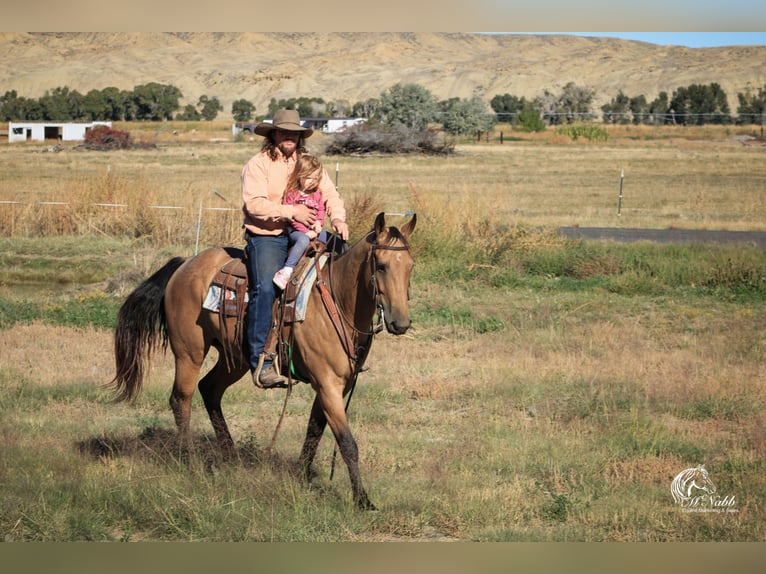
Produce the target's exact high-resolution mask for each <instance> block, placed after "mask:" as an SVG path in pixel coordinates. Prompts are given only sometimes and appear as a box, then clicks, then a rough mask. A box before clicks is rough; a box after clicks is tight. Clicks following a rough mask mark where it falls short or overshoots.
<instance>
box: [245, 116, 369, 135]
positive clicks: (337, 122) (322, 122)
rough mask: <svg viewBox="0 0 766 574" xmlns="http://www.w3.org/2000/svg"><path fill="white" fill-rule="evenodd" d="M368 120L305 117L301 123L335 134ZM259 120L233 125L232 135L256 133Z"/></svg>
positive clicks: (304, 125) (306, 126)
mask: <svg viewBox="0 0 766 574" xmlns="http://www.w3.org/2000/svg"><path fill="white" fill-rule="evenodd" d="M263 121H264V122H266V123H270V122H271V120H270V119H268V120H263ZM365 121H367V120H366V119H365V118H305V119H303V120H301V125H302V126H303V127H304V128H311V129H312V130H314V131H317V132H322V133H325V134H334V133H335V132H339V131H342V130H344V129H346V128H347V127H350V126H355V125H357V124H361V123H364V122H365ZM257 125H258V123H257V122H237V123H235V124H233V125H232V126H231V133H232V135H237V134H238V133H241V132H248V133H251V134H252V133H254V131H253V130H254V129H255V126H257Z"/></svg>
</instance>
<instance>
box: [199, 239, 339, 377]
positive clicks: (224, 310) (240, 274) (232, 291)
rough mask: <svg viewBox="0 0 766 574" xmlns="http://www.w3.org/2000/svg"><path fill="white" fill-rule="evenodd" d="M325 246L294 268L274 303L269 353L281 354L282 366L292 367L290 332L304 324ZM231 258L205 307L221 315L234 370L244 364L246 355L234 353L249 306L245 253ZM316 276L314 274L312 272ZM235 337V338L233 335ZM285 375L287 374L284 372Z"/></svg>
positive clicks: (312, 248)
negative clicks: (289, 355) (297, 324)
mask: <svg viewBox="0 0 766 574" xmlns="http://www.w3.org/2000/svg"><path fill="white" fill-rule="evenodd" d="M324 249H325V248H324V244H322V243H319V242H312V244H310V245H309V247H308V249H307V251H306V253H305V254H304V256H303V257H302V258H301V260H300V261H299V263H298V265H297V266H296V267H295V271H294V272H293V275H292V277H291V279H290V281H288V282H287V285H286V287H285V289H284V291H283V292H282V294H281V295H280V296H279V297H277V299H276V300H275V301H274V307H273V309H272V321H271V332H270V333H269V337H268V340H267V342H266V349H265V352H266V353H267V354H272V355H274V354H276V353H277V352H278V353H279V355H280V357H279V358H280V361H279V364H280V365H281V366H282V367H283V368H284V369H288V368H289V364H290V363H289V358H288V357H287V351H286V349H288V348H289V345H288V344H286V341H287V340H288V339H289V331H290V328H291V326H292V324H293V323H295V322H296V321H302V320H303V317H304V313H305V304H306V302H307V299H308V295H309V293H310V291H311V290H312V285H313V284H314V283H315V282H316V280H317V279H318V274H319V270H320V268H321V264H323V262H322V263H321V264H320V263H319V262H318V258H319V257H320V256H322V257H325V256H324V255H322V254H323V252H324ZM231 256H232V259H230V260H229V261H227V262H226V263H225V264H224V265H223V266H222V267H221V268H220V269H219V270H218V271H217V272H216V273H215V275H214V276H213V278H212V280H211V282H210V287H209V290H208V296H207V298H206V299H205V302H204V303H203V307H204V308H206V309H208V310H210V311H213V312H217V313H218V322H219V328H220V330H221V338H222V339H223V341H222V344H223V355H224V358H225V360H226V368H227V369H228V370H229V371H231V370H232V369H233V368H235V367H237V368H238V367H241V366H242V364H243V361H244V354H243V353H235V352H234V346H235V345H236V346H237V347H238V348H239V349H242V348H243V346H242V342H243V339H242V334H243V330H244V325H245V323H246V316H247V303H248V296H247V292H248V283H249V282H248V277H247V266H246V262H245V259H246V254H245V252H244V251H241V250H236V251H234V252H232V253H231ZM314 270H315V271H316V274H315V275H314V274H312V273H311V272H312V271H314ZM231 318H234V319H235V321H234V333H233V334H232V333H231V331H230V321H229V319H231ZM230 335H233V336H230ZM283 374H286V373H283Z"/></svg>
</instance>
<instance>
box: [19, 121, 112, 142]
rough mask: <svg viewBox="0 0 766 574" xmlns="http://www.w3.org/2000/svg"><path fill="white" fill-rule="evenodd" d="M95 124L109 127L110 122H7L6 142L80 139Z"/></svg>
mask: <svg viewBox="0 0 766 574" xmlns="http://www.w3.org/2000/svg"><path fill="white" fill-rule="evenodd" d="M95 126H106V127H109V128H111V127H112V122H89V123H73V122H8V143H13V142H26V141H46V140H56V141H82V140H84V139H85V133H86V132H87V131H88V130H89V129H91V128H93V127H95Z"/></svg>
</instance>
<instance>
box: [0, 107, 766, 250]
mask: <svg viewBox="0 0 766 574" xmlns="http://www.w3.org/2000/svg"><path fill="white" fill-rule="evenodd" d="M192 125H193V126H194V127H191V125H186V124H184V123H182V122H172V123H170V124H168V125H164V124H149V125H139V126H134V125H131V124H127V128H126V127H125V126H117V127H118V129H133V130H134V131H135V135H134V137H135V138H136V139H138V140H144V139H151V140H153V141H156V142H157V143H158V149H155V150H128V151H118V152H110V153H104V152H96V151H77V150H76V149H74V146H66V147H65V148H64V151H61V152H58V153H56V152H47V151H46V150H47V147H46V146H43V145H40V144H31V143H30V144H14V145H8V146H4V147H3V148H2V149H0V154H2V159H3V170H2V171H3V178H2V180H0V200H2V201H5V202H8V201H17V202H21V203H20V204H17V205H8V204H3V205H2V206H0V223H2V226H0V229H2V233H3V234H5V235H28V236H34V235H41V234H42V235H50V234H56V233H62V232H66V233H79V234H87V233H93V232H96V233H98V232H100V231H103V232H106V233H114V232H117V233H119V232H123V233H125V234H127V235H134V236H146V237H150V238H152V239H153V240H154V241H155V242H160V243H161V242H166V241H167V240H168V239H169V238H171V237H175V238H176V239H177V240H178V241H182V242H187V243H188V242H190V241H194V240H196V229H197V223H198V220H199V211H200V208H202V210H203V219H202V242H203V244H207V245H213V244H218V243H220V242H222V241H223V240H229V241H235V240H238V239H239V237H240V235H241V233H240V232H241V230H240V228H239V223H240V215H239V213H238V209H239V173H240V170H241V168H242V165H243V164H244V163H245V161H247V159H248V158H249V157H250V155H252V154H253V153H255V152H256V151H257V148H258V146H259V145H260V138H254V140H253V141H252V142H239V143H235V142H232V141H231V139H232V138H231V135H230V132H228V131H227V126H228V124H223V123H209V124H208V123H205V122H202V123H197V124H192ZM741 131H747V129H743V130H741ZM610 132H611V133H612V137H611V138H610V140H609V141H608V142H606V143H587V142H585V143H583V142H577V143H573V142H570V141H568V140H567V139H566V138H563V139H562V137H561V136H556V135H555V134H554V133H553V131H552V130H548V131H546V132H545V133H543V134H525V133H522V132H514V133H515V134H517V135H518V136H519V137H521V138H523V141H507V142H506V143H504V144H502V145H500V144H499V143H498V141H497V140H494V141H493V142H492V143H489V144H486V143H483V144H470V145H467V144H461V145H458V147H457V153H456V154H455V155H454V156H451V157H448V158H444V159H438V160H434V159H432V158H426V157H414V158H413V157H387V158H335V157H325V163H326V167H327V168H328V171H330V173H331V174H332V175H333V176H334V175H335V167H336V164H338V167H339V168H340V171H339V184H340V185H339V187H340V189H341V192H342V193H343V194H344V195H345V196H346V198H347V199H348V200H349V201H351V200H353V198H354V197H355V196H359V195H361V196H366V195H371V196H372V197H374V199H375V200H376V202H377V204H379V205H380V206H381V208H383V209H385V210H386V211H389V212H393V213H401V212H406V211H408V210H410V209H411V210H414V211H419V212H421V213H423V209H422V203H423V198H424V197H432V198H433V199H432V200H431V201H430V202H429V203H430V204H431V205H433V206H434V208H435V209H438V208H439V206H440V205H443V206H444V209H443V211H450V210H451V211H453V212H454V213H455V217H456V218H461V217H463V215H464V214H466V213H469V214H470V213H472V212H478V211H479V209H480V208H481V209H484V208H485V207H486V206H490V210H491V211H490V212H491V213H492V214H493V216H495V217H496V218H497V219H501V220H506V221H507V222H509V223H510V224H518V223H522V224H524V225H528V226H545V227H555V226H560V225H580V226H625V227H653V228H668V227H676V228H707V229H713V228H717V229H730V230H752V229H758V230H761V229H763V228H764V227H763V222H764V221H766V202H764V201H763V198H762V190H763V189H764V185H765V184H766V168H764V162H763V161H761V159H762V156H763V152H764V147H763V146H760V145H751V146H746V145H743V144H742V143H741V142H740V141H738V140H735V139H733V138H734V136H735V135H737V134H738V133H740V132H739V131H738V130H737V129H735V128H731V127H728V128H721V127H718V128H714V127H707V128H685V129H681V128H672V127H671V128H647V127H640V126H639V127H633V126H629V127H623V126H616V127H611V128H610ZM174 134H175V135H174ZM255 140H257V141H255ZM326 141H327V140H326V139H323V136H322V135H321V134H317V136H316V138H315V139H313V140H311V144H312V145H313V146H314V147H315V148H316V150H317V151H320V152H321V149H322V148H323V146H324V144H325V143H326ZM623 170H624V174H625V178H624V182H623V201H622V209H621V213H622V214H621V216H620V217H619V218H618V217H617V201H618V195H619V190H620V175H621V173H622V172H623ZM413 189H414V190H415V191H416V192H417V194H420V196H416V195H413V192H412V190H413ZM40 202H63V203H67V204H68V205H67V206H61V205H41V204H40ZM92 203H127V204H129V206H130V207H129V208H127V209H126V208H118V207H93V206H91V205H90V204H92ZM477 204H478V206H480V207H477ZM158 205H159V206H175V207H177V208H178V209H173V210H159V209H153V208H152V209H150V208H149V206H158ZM455 206H460V209H459V210H458V209H455ZM227 209H228V210H230V211H224V210H227ZM426 215H427V214H426Z"/></svg>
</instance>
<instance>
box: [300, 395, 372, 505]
mask: <svg viewBox="0 0 766 574" xmlns="http://www.w3.org/2000/svg"><path fill="white" fill-rule="evenodd" d="M334 390H335V389H333V391H334ZM320 397H321V399H320V400H321V402H322V408H323V411H324V415H325V417H326V419H327V423H329V425H330V428H331V429H332V432H333V434H334V435H335V441H336V442H337V443H338V450H340V454H341V456H342V457H343V461H344V462H345V463H346V467H348V476H349V478H350V479H351V488H352V490H353V494H354V502H355V503H356V505H357V507H358V508H359V509H360V510H376V509H375V505H374V504H373V503H372V502H370V499H369V498H368V497H367V492H366V491H365V490H364V487H363V486H362V478H361V475H360V474H359V448H358V447H357V444H356V440H354V436H353V435H352V434H351V429H350V428H349V426H348V419H347V418H346V410H345V408H344V406H343V397H342V395H341V394H340V393H336V392H332V393H322V392H321V391H320V393H319V394H318V397H317V398H320ZM312 414H313V409H312ZM307 438H308V437H307Z"/></svg>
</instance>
